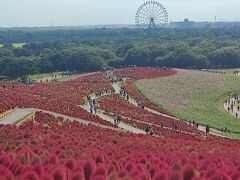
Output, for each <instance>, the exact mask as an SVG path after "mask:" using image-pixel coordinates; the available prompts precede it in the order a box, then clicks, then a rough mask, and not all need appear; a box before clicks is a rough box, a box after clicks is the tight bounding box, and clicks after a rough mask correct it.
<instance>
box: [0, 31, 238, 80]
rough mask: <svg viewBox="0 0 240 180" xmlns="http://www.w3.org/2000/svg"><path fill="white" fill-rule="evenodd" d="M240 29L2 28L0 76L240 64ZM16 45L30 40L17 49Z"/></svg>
mask: <svg viewBox="0 0 240 180" xmlns="http://www.w3.org/2000/svg"><path fill="white" fill-rule="evenodd" d="M239 40H240V29H238V28H222V29H213V28H212V29H211V28H205V29H162V30H159V31H155V32H154V31H142V30H136V29H107V28H103V29H89V30H76V29H75V30H71V29H61V30H58V29H49V30H46V29H44V30H43V29H19V30H12V29H11V30H0V44H2V46H1V48H0V76H1V77H3V76H4V77H6V76H7V77H9V78H16V77H21V76H27V75H28V74H31V73H49V72H55V71H67V70H68V71H77V72H87V71H96V70H100V69H101V68H103V67H105V66H109V65H110V66H126V65H133V64H134V65H138V66H167V67H177V68H223V67H224V68H229V67H240V41H239ZM13 43H25V45H23V47H14V46H13Z"/></svg>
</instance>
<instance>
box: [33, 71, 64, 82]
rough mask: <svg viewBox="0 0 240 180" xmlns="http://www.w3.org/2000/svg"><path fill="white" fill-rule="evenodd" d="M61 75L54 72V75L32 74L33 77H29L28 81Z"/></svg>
mask: <svg viewBox="0 0 240 180" xmlns="http://www.w3.org/2000/svg"><path fill="white" fill-rule="evenodd" d="M61 73H63V72H54V73H47V74H33V75H30V76H29V77H30V79H35V80H40V79H47V78H48V79H49V80H50V79H52V76H55V75H60V74H61Z"/></svg>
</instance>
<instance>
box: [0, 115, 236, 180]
mask: <svg viewBox="0 0 240 180" xmlns="http://www.w3.org/2000/svg"><path fill="white" fill-rule="evenodd" d="M133 142H134V143H133ZM229 144H230V143H226V142H222V143H218V142H214V141H211V140H209V141H203V140H199V141H192V140H183V139H172V138H164V139H159V138H154V137H150V136H146V135H134V134H131V133H122V132H115V131H112V130H107V129H101V128H99V127H95V126H91V125H90V126H83V125H81V124H79V123H77V122H68V121H63V120H62V119H61V118H54V117H53V116H51V115H48V114H44V113H41V112H38V113H37V115H36V117H35V119H34V120H33V121H28V122H27V123H25V124H23V125H21V126H20V128H19V129H17V128H16V127H15V126H0V179H10V180H13V179H32V180H35V179H36V180H38V179H101V180H105V179H123V178H124V179H220V178H224V179H238V178H239V177H240V174H239V168H240V163H239V162H240V157H239V156H238V154H239V152H240V148H239V147H240V145H239V144H238V143H234V142H231V144H232V145H229Z"/></svg>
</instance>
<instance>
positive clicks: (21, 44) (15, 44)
mask: <svg viewBox="0 0 240 180" xmlns="http://www.w3.org/2000/svg"><path fill="white" fill-rule="evenodd" d="M25 44H26V43H13V44H12V46H13V47H14V48H22V47H23V46H24V45H25ZM3 46H4V45H3V44H0V48H2V47H3Z"/></svg>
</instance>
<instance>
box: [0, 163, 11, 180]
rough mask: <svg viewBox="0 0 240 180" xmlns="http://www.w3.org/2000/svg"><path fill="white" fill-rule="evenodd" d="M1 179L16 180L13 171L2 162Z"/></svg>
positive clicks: (0, 167)
mask: <svg viewBox="0 0 240 180" xmlns="http://www.w3.org/2000/svg"><path fill="white" fill-rule="evenodd" d="M0 179H1V180H14V176H13V174H12V172H11V171H10V170H9V169H8V168H7V167H5V166H3V165H1V164H0Z"/></svg>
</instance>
